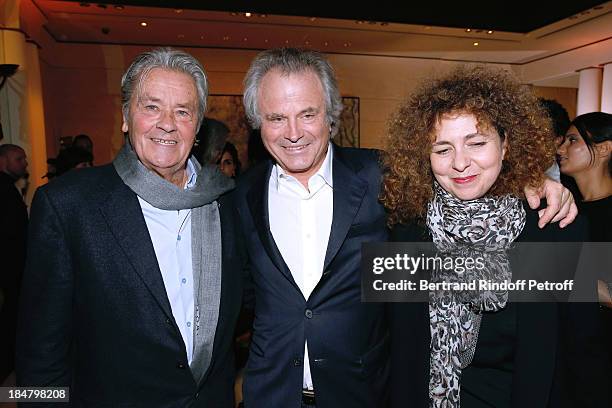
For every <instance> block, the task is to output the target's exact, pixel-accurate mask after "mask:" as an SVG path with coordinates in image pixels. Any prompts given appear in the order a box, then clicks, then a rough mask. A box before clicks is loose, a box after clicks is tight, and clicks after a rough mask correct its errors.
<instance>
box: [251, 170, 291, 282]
mask: <svg viewBox="0 0 612 408" xmlns="http://www.w3.org/2000/svg"><path fill="white" fill-rule="evenodd" d="M254 171H258V172H259V173H260V174H257V175H254V177H253V179H254V182H253V185H252V186H251V188H250V190H249V191H248V193H247V199H248V205H249V210H250V211H251V217H253V223H254V224H255V229H256V230H257V234H258V235H259V239H260V241H261V243H262V245H263V247H264V249H265V251H266V253H267V254H268V257H269V258H270V260H271V261H272V263H273V264H274V266H276V268H277V269H278V270H279V271H281V273H282V274H283V275H284V276H285V277H286V278H287V279H288V280H289V282H291V284H292V285H293V286H295V288H296V289H297V290H298V291H299V292H300V293H301V290H300V288H299V287H298V285H297V284H296V283H295V280H294V279H293V275H291V271H290V270H289V267H288V266H287V264H286V263H285V260H284V259H283V256H282V255H281V253H280V251H279V250H278V247H277V246H276V242H274V237H273V236H272V232H271V231H270V217H269V213H268V181H269V180H270V173H271V172H272V164H271V163H270V164H269V165H268V166H261V167H260V168H258V169H257V170H254Z"/></svg>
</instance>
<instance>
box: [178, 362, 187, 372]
mask: <svg viewBox="0 0 612 408" xmlns="http://www.w3.org/2000/svg"><path fill="white" fill-rule="evenodd" d="M185 367H186V366H185V364H183V363H180V362H179V363H177V364H176V368H180V369H181V370H184V369H185Z"/></svg>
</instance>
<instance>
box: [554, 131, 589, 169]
mask: <svg viewBox="0 0 612 408" xmlns="http://www.w3.org/2000/svg"><path fill="white" fill-rule="evenodd" d="M557 156H558V159H559V169H560V170H561V173H563V174H567V175H569V176H571V175H573V174H577V173H580V172H581V171H584V170H587V169H588V168H590V167H591V165H592V164H593V157H592V156H591V151H590V150H589V148H588V146H587V145H586V143H585V142H584V139H583V138H582V136H581V135H580V133H579V132H578V130H577V129H576V128H575V127H574V126H571V127H570V128H569V129H568V131H567V133H566V135H565V139H564V140H563V143H562V144H561V146H559V147H558V148H557Z"/></svg>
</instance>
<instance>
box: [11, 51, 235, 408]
mask: <svg viewBox="0 0 612 408" xmlns="http://www.w3.org/2000/svg"><path fill="white" fill-rule="evenodd" d="M121 87H122V99H123V125H122V130H123V132H125V133H126V134H127V138H126V141H125V145H124V146H123V148H122V149H121V151H120V152H119V154H118V155H117V157H116V158H115V160H114V161H113V163H112V164H109V165H106V166H101V167H97V168H89V169H84V170H82V171H79V172H74V173H73V174H67V175H66V176H65V177H64V178H62V179H59V180H57V181H55V182H53V183H50V184H49V185H47V186H44V187H42V188H40V189H39V190H38V191H37V193H36V196H35V198H34V202H33V204H32V213H31V231H30V242H29V251H30V252H29V254H31V256H30V257H29V259H28V262H27V266H26V272H25V276H24V283H23V296H22V299H21V310H20V322H19V329H18V346H17V349H18V351H17V380H18V383H19V385H21V386H27V387H32V386H39V387H50V386H64V387H71V388H70V392H71V394H70V399H71V403H72V406H78V407H81V406H104V407H119V406H146V407H186V406H190V407H204V406H206V407H208V406H214V407H230V406H233V369H234V367H233V351H232V344H233V341H232V338H233V330H234V325H235V321H236V319H237V316H238V312H239V308H240V300H241V290H242V286H241V281H242V280H241V271H242V269H243V264H242V259H244V257H243V256H242V245H241V243H240V241H239V238H240V237H239V235H238V234H237V231H236V229H235V224H234V219H235V215H234V205H233V204H232V202H231V200H232V198H231V196H228V195H227V194H226V193H227V192H228V191H229V190H231V189H232V188H233V182H232V181H231V180H230V179H228V178H226V177H224V176H222V175H221V173H219V172H218V170H217V169H216V167H214V166H204V167H202V168H201V167H200V165H199V164H198V163H197V161H196V160H195V159H194V158H193V157H191V158H190V157H189V152H190V150H191V147H192V145H193V143H194V139H195V135H196V133H197V131H198V129H199V127H200V125H201V123H202V119H203V117H204V111H205V107H206V97H207V92H208V85H207V79H206V75H205V73H204V70H203V68H202V66H201V65H200V63H199V62H198V61H197V60H196V59H195V58H193V57H192V56H191V55H189V54H186V53H184V52H181V51H177V50H173V49H157V50H154V51H151V52H145V53H143V54H141V55H139V56H138V57H136V59H135V61H134V62H133V63H132V65H131V66H130V67H129V69H128V70H127V72H126V73H125V74H124V76H123V78H122V82H121Z"/></svg>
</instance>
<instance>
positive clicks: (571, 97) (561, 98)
mask: <svg viewBox="0 0 612 408" xmlns="http://www.w3.org/2000/svg"><path fill="white" fill-rule="evenodd" d="M533 92H534V93H535V94H536V95H537V96H540V97H542V98H546V99H554V100H556V101H557V102H559V103H560V104H561V105H563V107H564V108H565V110H567V114H568V115H569V117H570V120H572V119H574V118H575V117H576V103H577V100H578V99H577V95H578V89H576V88H556V87H550V86H534V87H533Z"/></svg>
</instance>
